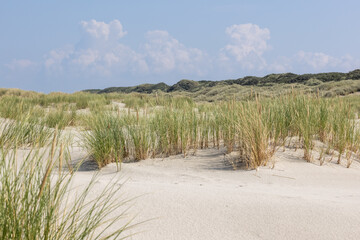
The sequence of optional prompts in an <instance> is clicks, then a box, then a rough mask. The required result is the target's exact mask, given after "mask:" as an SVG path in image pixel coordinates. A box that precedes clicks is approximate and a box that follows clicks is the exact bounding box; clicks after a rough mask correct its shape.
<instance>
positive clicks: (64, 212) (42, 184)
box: [0, 132, 130, 240]
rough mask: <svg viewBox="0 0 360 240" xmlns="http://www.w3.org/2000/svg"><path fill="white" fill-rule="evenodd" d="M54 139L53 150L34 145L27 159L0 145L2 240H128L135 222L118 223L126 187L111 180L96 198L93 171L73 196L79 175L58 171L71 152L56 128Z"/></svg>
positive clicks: (0, 231)
mask: <svg viewBox="0 0 360 240" xmlns="http://www.w3.org/2000/svg"><path fill="white" fill-rule="evenodd" d="M51 138H52V139H53V141H52V142H51V143H50V145H49V147H50V149H49V150H50V151H47V150H48V148H45V149H39V148H32V149H31V150H29V151H27V153H26V154H25V155H24V157H23V158H19V157H18V156H19V155H20V154H18V151H19V150H18V149H17V147H15V148H14V149H8V148H7V146H4V145H3V144H1V145H0V216H1V218H0V239H29V240H30V239H54V240H56V239H109V238H111V239H120V238H121V239H123V238H124V230H126V229H127V228H129V227H130V225H129V222H125V223H123V224H120V222H119V220H120V219H121V218H122V217H123V214H124V212H123V211H121V209H123V206H124V204H125V203H126V201H124V200H119V198H118V196H117V194H118V193H119V191H120V190H121V185H119V184H117V183H115V182H113V183H109V184H108V185H107V186H105V187H104V188H103V190H102V191H101V193H100V194H99V195H97V196H95V197H93V196H92V195H90V192H91V189H92V187H93V186H94V184H95V182H96V179H97V176H96V175H94V176H93V178H92V179H91V181H90V182H89V183H88V184H87V185H86V186H85V187H84V188H83V190H79V191H78V193H77V195H76V197H75V198H73V199H71V196H72V195H74V194H75V192H74V191H75V189H71V184H72V182H73V180H74V178H75V175H74V174H73V173H72V172H65V171H59V174H58V175H57V174H56V173H55V172H54V166H56V165H59V161H62V158H67V157H68V156H67V155H66V154H63V152H62V151H63V146H64V145H63V144H64V143H61V141H60V140H59V139H61V138H59V136H57V133H56V132H55V133H54V134H53V135H52V136H51ZM13 144H15V145H16V141H15V142H13ZM35 145H38V144H35ZM59 146H60V147H59ZM66 161H67V160H66ZM44 164H45V165H44ZM115 210H117V211H120V213H119V214H114V211H115ZM109 214H113V215H112V216H113V217H110V216H109ZM112 226H115V228H114V230H109V228H110V227H112Z"/></svg>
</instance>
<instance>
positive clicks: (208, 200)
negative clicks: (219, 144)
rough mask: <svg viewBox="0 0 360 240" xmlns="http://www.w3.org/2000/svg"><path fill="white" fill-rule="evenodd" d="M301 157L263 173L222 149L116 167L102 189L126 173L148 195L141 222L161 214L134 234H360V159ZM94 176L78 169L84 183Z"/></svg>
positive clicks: (136, 191) (291, 155)
mask: <svg viewBox="0 0 360 240" xmlns="http://www.w3.org/2000/svg"><path fill="white" fill-rule="evenodd" d="M81 154H82V152H81V151H78V152H74V153H73V155H74V156H76V155H77V156H80V155H81ZM301 156H302V151H300V150H298V151H297V152H294V150H289V149H288V150H286V151H285V152H282V151H279V152H278V153H276V155H275V157H274V158H273V159H274V160H275V161H276V164H275V168H274V169H270V168H269V167H263V168H260V169H259V171H254V170H253V171H246V170H237V171H234V170H232V169H231V167H227V166H225V163H224V155H223V152H222V151H219V150H215V149H210V150H201V151H198V152H197V154H196V156H188V157H186V158H183V157H182V156H174V157H170V158H166V159H149V160H145V161H141V162H138V163H127V164H123V165H122V167H123V170H122V171H121V172H120V173H116V172H115V170H116V166H115V164H110V165H108V166H107V167H105V168H103V169H102V170H101V176H100V177H99V180H98V182H97V184H96V185H95V188H96V189H95V191H96V190H99V191H100V190H102V188H103V187H104V186H105V185H106V183H107V182H108V181H110V180H111V179H113V178H114V177H117V176H122V178H123V179H127V182H126V183H125V185H124V188H123V193H124V194H125V195H126V196H128V197H133V196H140V195H142V196H140V197H139V198H137V199H136V200H134V201H133V204H134V206H133V207H132V209H131V210H130V216H135V215H136V214H138V215H137V217H136V218H135V220H134V221H133V222H134V223H136V222H140V221H144V220H148V219H153V218H155V219H154V220H151V221H149V222H146V223H144V224H141V225H139V226H137V227H136V228H133V229H132V230H131V231H128V234H129V233H130V232H131V233H136V232H141V233H139V234H137V235H135V236H133V237H132V238H131V239H157V240H161V239H164V240H171V239H360V164H359V162H354V163H353V164H352V165H351V168H350V169H347V168H345V167H344V166H342V165H337V164H334V163H326V164H325V165H324V166H319V165H318V164H317V163H316V164H313V163H307V162H305V161H304V160H303V159H302V158H301ZM271 165H272V164H270V166H271ZM92 174H93V172H92V171H83V172H78V173H77V177H76V184H82V183H86V182H87V181H88V180H89V179H90V178H91V176H92ZM144 194H145V195H144ZM130 216H129V217H130Z"/></svg>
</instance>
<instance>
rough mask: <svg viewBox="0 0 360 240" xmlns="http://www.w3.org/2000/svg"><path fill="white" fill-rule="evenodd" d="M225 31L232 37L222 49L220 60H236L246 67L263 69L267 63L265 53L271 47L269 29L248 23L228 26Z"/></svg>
mask: <svg viewBox="0 0 360 240" xmlns="http://www.w3.org/2000/svg"><path fill="white" fill-rule="evenodd" d="M225 33H226V34H227V35H228V36H229V37H230V44H228V45H226V46H225V47H224V48H223V49H221V54H220V61H222V62H233V60H235V61H236V62H237V63H239V64H240V65H241V67H243V68H245V69H261V68H263V67H264V66H265V65H266V61H265V59H264V58H263V53H264V52H265V51H267V50H269V49H270V46H269V44H268V43H267V41H268V40H269V39H270V30H269V29H267V28H260V27H259V26H258V25H256V24H252V23H247V24H239V25H232V26H230V27H227V28H226V30H225Z"/></svg>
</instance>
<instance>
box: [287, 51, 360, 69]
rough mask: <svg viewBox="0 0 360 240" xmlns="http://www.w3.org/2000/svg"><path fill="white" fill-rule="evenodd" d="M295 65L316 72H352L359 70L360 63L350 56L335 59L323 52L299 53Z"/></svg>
mask: <svg viewBox="0 0 360 240" xmlns="http://www.w3.org/2000/svg"><path fill="white" fill-rule="evenodd" d="M294 64H301V65H304V66H305V67H310V68H311V69H312V70H315V71H321V70H328V71H335V70H336V71H350V70H353V69H354V68H358V67H359V65H360V62H359V60H356V59H354V58H353V57H351V56H350V55H345V56H342V57H333V56H330V55H328V54H325V53H322V52H304V51H299V52H298V53H297V54H296V55H295V57H294Z"/></svg>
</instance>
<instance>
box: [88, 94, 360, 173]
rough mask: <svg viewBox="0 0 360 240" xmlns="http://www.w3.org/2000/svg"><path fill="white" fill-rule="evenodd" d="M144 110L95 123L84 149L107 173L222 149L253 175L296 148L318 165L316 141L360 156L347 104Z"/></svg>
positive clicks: (275, 101)
mask: <svg viewBox="0 0 360 240" xmlns="http://www.w3.org/2000/svg"><path fill="white" fill-rule="evenodd" d="M131 98H133V97H131ZM137 103H138V104H139V106H135V105H131V106H132V107H134V108H135V109H136V111H135V112H129V111H126V110H124V111H123V112H113V111H109V110H105V111H96V112H92V114H91V116H90V117H89V121H88V122H87V124H88V125H87V128H88V129H89V131H87V132H86V133H85V138H84V139H85V141H84V142H85V146H86V147H87V149H88V150H89V152H90V153H91V154H92V156H93V157H94V159H95V160H96V161H97V162H98V164H99V166H100V167H101V166H104V165H106V164H107V163H109V162H119V163H120V162H122V161H124V160H127V161H131V160H134V161H138V160H141V159H146V158H148V157H156V156H169V155H175V154H183V155H184V156H185V155H187V154H189V153H194V152H196V150H197V149H203V148H209V147H216V148H219V147H220V146H225V147H226V149H227V152H229V153H230V152H233V151H237V152H238V154H239V155H238V156H239V158H238V159H239V162H243V163H245V164H246V166H248V167H249V168H257V167H259V166H262V165H266V164H267V162H268V160H269V159H270V158H271V157H272V155H273V154H274V153H275V152H276V150H277V149H278V148H279V147H281V146H285V144H286V143H291V142H293V144H294V146H295V148H302V149H304V159H305V160H306V161H312V160H313V156H312V152H313V149H314V146H315V142H314V141H320V142H323V144H326V145H328V146H329V147H330V148H331V149H334V150H336V151H338V159H339V162H340V161H341V158H342V156H343V155H344V154H345V155H346V153H348V155H347V156H349V154H350V156H353V155H356V154H357V153H358V149H359V134H358V131H359V130H358V128H356V122H355V121H354V119H355V115H354V111H353V109H352V107H351V102H349V101H348V100H347V99H346V98H334V99H332V98H331V99H327V98H322V97H319V96H318V95H303V94H295V93H292V94H288V95H284V96H280V97H274V98H271V99H269V98H259V97H257V96H256V95H255V97H254V100H248V101H237V100H236V99H235V98H233V99H232V100H230V101H224V102H219V103H200V104H195V103H193V102H191V101H190V102H189V101H188V100H187V99H186V98H182V99H178V100H177V104H163V106H162V107H161V108H156V109H151V111H150V110H147V111H145V109H144V108H141V106H143V105H142V103H141V102H137ZM294 139H296V141H295V142H294Z"/></svg>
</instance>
